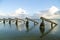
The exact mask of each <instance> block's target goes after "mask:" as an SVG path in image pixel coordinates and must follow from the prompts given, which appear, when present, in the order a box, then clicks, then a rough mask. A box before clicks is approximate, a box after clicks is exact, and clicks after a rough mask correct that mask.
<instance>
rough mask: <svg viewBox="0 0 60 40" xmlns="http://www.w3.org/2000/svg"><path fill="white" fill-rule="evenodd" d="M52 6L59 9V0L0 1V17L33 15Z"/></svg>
mask: <svg viewBox="0 0 60 40" xmlns="http://www.w3.org/2000/svg"><path fill="white" fill-rule="evenodd" d="M52 6H55V7H57V8H58V9H60V0H0V14H1V15H6V14H10V15H17V14H27V13H28V14H29V15H33V14H35V13H36V12H38V11H43V10H47V9H49V8H51V7H52Z"/></svg>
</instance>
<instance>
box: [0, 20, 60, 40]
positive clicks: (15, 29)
mask: <svg viewBox="0 0 60 40" xmlns="http://www.w3.org/2000/svg"><path fill="white" fill-rule="evenodd" d="M36 21H38V22H39V24H37V25H34V23H33V22H31V21H30V22H29V26H28V28H27V27H26V25H25V24H24V23H23V22H19V23H18V25H16V24H15V23H14V22H12V23H11V24H9V23H8V22H5V24H4V23H3V22H0V40H60V20H52V21H54V22H56V23H57V24H58V25H57V26H56V27H54V28H53V29H51V24H50V23H49V22H46V21H45V28H43V29H44V30H41V29H40V23H41V20H36Z"/></svg>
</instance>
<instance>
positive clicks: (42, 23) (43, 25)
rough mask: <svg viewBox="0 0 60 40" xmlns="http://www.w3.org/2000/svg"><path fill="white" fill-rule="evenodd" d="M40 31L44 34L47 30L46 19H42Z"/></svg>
mask: <svg viewBox="0 0 60 40" xmlns="http://www.w3.org/2000/svg"><path fill="white" fill-rule="evenodd" d="M40 31H41V33H42V34H43V33H44V31H45V24H44V20H42V22H41V24H40Z"/></svg>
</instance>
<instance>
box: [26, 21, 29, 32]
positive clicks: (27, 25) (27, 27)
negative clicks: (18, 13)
mask: <svg viewBox="0 0 60 40" xmlns="http://www.w3.org/2000/svg"><path fill="white" fill-rule="evenodd" d="M26 29H27V32H28V31H29V22H28V20H27V21H26Z"/></svg>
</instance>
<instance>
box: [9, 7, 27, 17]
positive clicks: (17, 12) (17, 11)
mask: <svg viewBox="0 0 60 40" xmlns="http://www.w3.org/2000/svg"><path fill="white" fill-rule="evenodd" d="M21 14H23V15H24V14H25V15H27V14H28V12H27V10H25V9H22V8H18V9H17V10H15V12H13V13H12V14H10V16H15V17H17V16H20V15H21Z"/></svg>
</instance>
